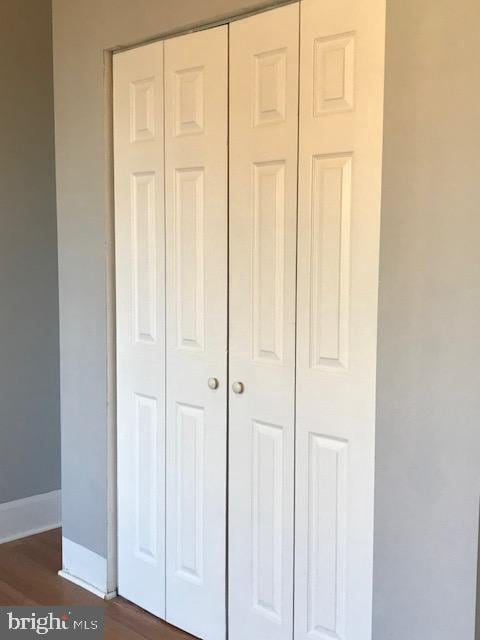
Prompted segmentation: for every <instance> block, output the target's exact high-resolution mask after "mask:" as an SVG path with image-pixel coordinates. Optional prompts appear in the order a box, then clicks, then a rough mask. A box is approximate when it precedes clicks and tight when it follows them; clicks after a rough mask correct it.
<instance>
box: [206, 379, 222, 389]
mask: <svg viewBox="0 0 480 640" xmlns="http://www.w3.org/2000/svg"><path fill="white" fill-rule="evenodd" d="M219 384H220V383H219V382H218V379H217V378H209V379H208V386H209V387H210V389H218V385H219Z"/></svg>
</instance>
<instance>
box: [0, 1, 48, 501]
mask: <svg viewBox="0 0 480 640" xmlns="http://www.w3.org/2000/svg"><path fill="white" fill-rule="evenodd" d="M51 37H52V34H51V7H50V2H49V1H48V0H0V86H1V87H2V96H1V99H0V336H1V339H0V503H2V502H9V501H10V500H16V499H19V498H25V497H27V496H31V495H35V494H39V493H46V492H47V491H52V490H54V489H58V488H59V487H60V415H59V411H60V410H59V366H58V357H59V356H58V289H57V236H56V219H55V168H54V139H53V82H52V44H51Z"/></svg>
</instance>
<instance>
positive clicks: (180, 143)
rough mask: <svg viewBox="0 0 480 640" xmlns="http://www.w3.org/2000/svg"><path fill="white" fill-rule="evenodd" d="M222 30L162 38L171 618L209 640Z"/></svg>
mask: <svg viewBox="0 0 480 640" xmlns="http://www.w3.org/2000/svg"><path fill="white" fill-rule="evenodd" d="M227 40H228V28H227V27H218V28H214V29H209V30H206V31H201V32H197V33H192V34H188V35H185V36H180V37H178V38H172V39H170V40H168V41H166V42H165V195H166V200H165V201H166V265H167V267H166V292H167V328H166V341H167V371H168V376H167V412H166V430H167V486H166V511H167V516H166V517H167V534H166V535H167V539H166V558H167V559H166V618H167V620H168V621H169V622H171V623H172V624H174V625H175V626H178V627H180V628H182V629H185V630H186V631H189V632H190V633H192V634H194V635H195V636H199V637H201V638H209V640H223V639H224V638H225V633H226V610H225V589H226V560H225V558H226V474H227V470H226V446H227V445H226V442H227V415H226V400H227V396H226V389H227V387H226V385H227V358H226V352H227V271H228V265H227V248H228V236H227V217H228V202H227V164H228V158H227V133H228V132H227V116H228V109H227V98H228V96H227V74H228V69H227V58H228V50H227ZM209 378H216V379H217V380H218V381H219V385H218V388H216V389H211V388H209V386H208V379H209Z"/></svg>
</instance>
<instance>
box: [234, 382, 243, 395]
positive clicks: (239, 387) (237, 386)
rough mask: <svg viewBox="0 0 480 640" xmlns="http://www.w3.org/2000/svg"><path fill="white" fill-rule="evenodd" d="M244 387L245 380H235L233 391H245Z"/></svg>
mask: <svg viewBox="0 0 480 640" xmlns="http://www.w3.org/2000/svg"><path fill="white" fill-rule="evenodd" d="M244 389H245V387H244V386H243V382H234V383H233V384H232V391H233V393H243V391H244Z"/></svg>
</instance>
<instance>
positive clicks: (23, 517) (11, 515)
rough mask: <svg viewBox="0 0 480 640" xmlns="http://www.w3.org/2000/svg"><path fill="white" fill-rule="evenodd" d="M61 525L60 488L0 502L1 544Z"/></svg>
mask: <svg viewBox="0 0 480 640" xmlns="http://www.w3.org/2000/svg"><path fill="white" fill-rule="evenodd" d="M60 526H61V491H60V490H58V491H50V492H49V493H40V494H38V495H36V496H29V497H28V498H22V499H21V500H13V501H12V502H4V503H3V504H0V544H3V543H4V542H11V541H12V540H18V539H20V538H26V537H27V536H31V535H34V534H36V533H42V532H43V531H49V530H50V529H56V528H57V527H60Z"/></svg>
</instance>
